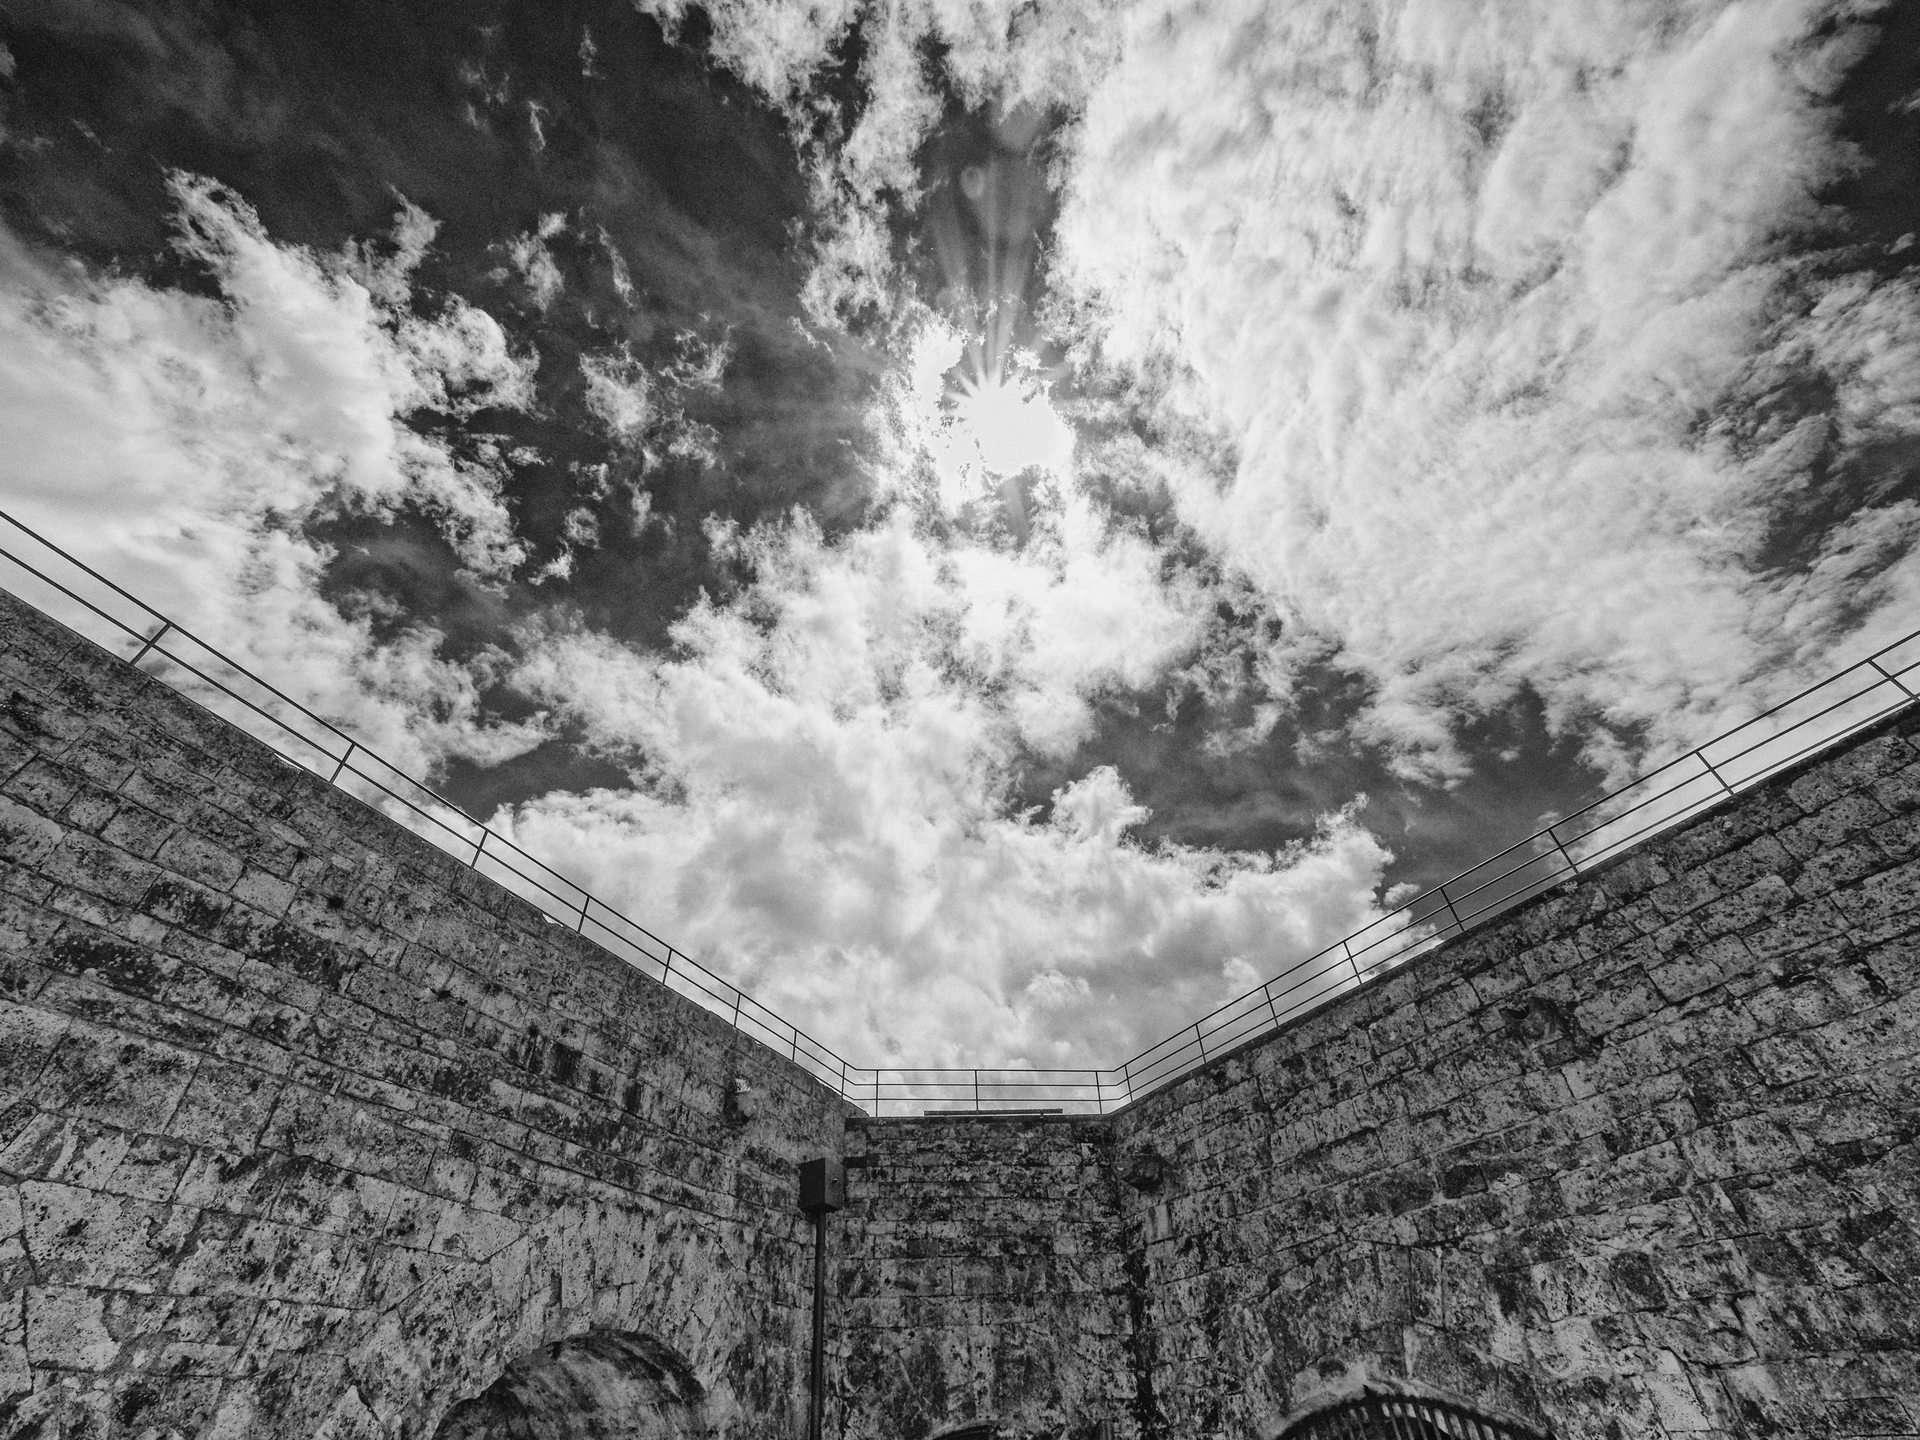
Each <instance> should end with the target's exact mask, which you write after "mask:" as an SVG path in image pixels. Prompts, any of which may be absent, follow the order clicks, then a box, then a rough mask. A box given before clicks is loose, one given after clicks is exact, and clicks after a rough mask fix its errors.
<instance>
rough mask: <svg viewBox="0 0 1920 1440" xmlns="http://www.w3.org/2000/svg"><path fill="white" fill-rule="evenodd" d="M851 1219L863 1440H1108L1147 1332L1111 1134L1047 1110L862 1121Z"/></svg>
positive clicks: (847, 1335) (841, 1228)
mask: <svg viewBox="0 0 1920 1440" xmlns="http://www.w3.org/2000/svg"><path fill="white" fill-rule="evenodd" d="M850 1128H851V1131H852V1133H851V1134H850V1135H849V1136H848V1145H847V1156H848V1161H847V1164H848V1170H847V1210H846V1213H845V1214H844V1215H842V1216H840V1217H838V1219H837V1221H836V1234H835V1243H836V1246H837V1249H838V1254H837V1259H838V1265H837V1267H836V1268H837V1272H838V1277H839V1287H838V1288H839V1296H840V1303H839V1305H838V1307H837V1318H838V1325H837V1327H836V1360H837V1373H838V1387H837V1393H836V1399H837V1401H838V1404H839V1407H840V1413H842V1414H843V1415H844V1417H845V1430H844V1433H845V1435H846V1436H847V1437H848V1440H927V1437H929V1436H933V1435H939V1434H942V1433H944V1432H947V1431H950V1430H952V1429H955V1428H957V1427H960V1426H963V1425H966V1424H968V1423H970V1422H982V1421H987V1420H992V1421H996V1422H998V1424H999V1425H1000V1427H1001V1433H1002V1434H1005V1435H1034V1436H1039V1435H1047V1436H1058V1437H1064V1440H1094V1436H1095V1435H1096V1433H1097V1427H1098V1424H1099V1422H1100V1421H1101V1420H1103V1419H1113V1420H1120V1421H1124V1419H1125V1417H1126V1414H1127V1409H1128V1405H1129V1403H1130V1401H1131V1399H1132V1387H1133V1381H1132V1378H1131V1377H1132V1370H1131V1367H1130V1365H1129V1360H1128V1345H1129V1342H1130V1340H1131V1337H1132V1334H1133V1324H1132V1314H1131V1311H1130V1308H1129V1295H1128V1291H1127V1282H1126V1270H1125V1264H1124V1256H1123V1252H1122V1248H1121V1244H1120V1240H1121V1233H1120V1216H1119V1211H1118V1209H1117V1207H1116V1203H1115V1202H1116V1199H1117V1195H1116V1192H1115V1180H1114V1177H1113V1166H1112V1155H1111V1153H1110V1149H1111V1134H1110V1131H1109V1128H1108V1127H1107V1126H1106V1125H1105V1124H1103V1123H1098V1122H1094V1123H1088V1122H1083V1121H1073V1120H1067V1119H1056V1118H1041V1117H1020V1118H1016V1117H995V1118H993V1119H970V1118H965V1117H950V1118H949V1117H928V1118H924V1119H912V1120H867V1119H860V1120H855V1121H852V1122H850Z"/></svg>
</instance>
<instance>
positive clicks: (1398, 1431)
mask: <svg viewBox="0 0 1920 1440" xmlns="http://www.w3.org/2000/svg"><path fill="white" fill-rule="evenodd" d="M1376 1437H1377V1440H1552V1436H1551V1435H1543V1434H1541V1432H1539V1431H1537V1430H1533V1429H1530V1428H1528V1427H1527V1426H1524V1425H1521V1424H1518V1423H1516V1422H1515V1421H1513V1420H1509V1419H1504V1418H1502V1417H1499V1416H1496V1415H1490V1414H1487V1413H1485V1412H1484V1411H1480V1410H1476V1409H1474V1408H1473V1407H1472V1406H1470V1405H1464V1404H1461V1403H1460V1402H1459V1401H1456V1400H1446V1399H1442V1398H1440V1397H1439V1396H1435V1395H1429V1394H1414V1393H1412V1392H1409V1391H1401V1390H1386V1389H1381V1388H1378V1387H1375V1386H1372V1385H1369V1386H1367V1387H1366V1388H1365V1389H1363V1390H1362V1391H1361V1392H1360V1393H1359V1394H1357V1395H1348V1396H1346V1397H1344V1398H1342V1399H1339V1400H1333V1401H1329V1402H1326V1403H1323V1404H1319V1405H1316V1406H1314V1407H1313V1408H1312V1409H1311V1410H1308V1411H1306V1412H1305V1413H1303V1414H1297V1415H1295V1416H1294V1417H1293V1418H1292V1419H1290V1420H1289V1421H1288V1422H1287V1423H1286V1424H1285V1425H1284V1426H1282V1427H1281V1429H1280V1432H1279V1434H1278V1435H1277V1436H1275V1440H1376Z"/></svg>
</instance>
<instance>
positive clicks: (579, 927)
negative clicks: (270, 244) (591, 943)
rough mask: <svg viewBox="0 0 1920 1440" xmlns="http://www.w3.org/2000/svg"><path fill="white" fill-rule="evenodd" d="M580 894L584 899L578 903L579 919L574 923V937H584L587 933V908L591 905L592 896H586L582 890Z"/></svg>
mask: <svg viewBox="0 0 1920 1440" xmlns="http://www.w3.org/2000/svg"><path fill="white" fill-rule="evenodd" d="M580 894H581V895H582V896H583V897H584V898H583V899H582V900H581V901H580V918H579V919H578V920H577V921H575V922H574V926H573V929H574V933H575V934H576V935H584V934H586V933H587V907H588V906H589V905H591V904H593V896H591V895H588V894H587V892H586V891H584V890H582V891H581V892H580Z"/></svg>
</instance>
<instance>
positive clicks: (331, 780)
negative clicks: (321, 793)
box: [327, 740, 360, 785]
mask: <svg viewBox="0 0 1920 1440" xmlns="http://www.w3.org/2000/svg"><path fill="white" fill-rule="evenodd" d="M359 746H360V742H359V741H358V740H349V741H347V753H346V754H344V755H342V756H341V757H340V763H339V764H338V765H336V766H334V767H333V774H331V775H329V776H328V777H327V783H328V784H329V785H338V784H339V783H340V772H341V771H342V770H344V769H346V768H347V761H349V760H351V759H352V758H353V752H354V751H355V750H357V749H358V748H359Z"/></svg>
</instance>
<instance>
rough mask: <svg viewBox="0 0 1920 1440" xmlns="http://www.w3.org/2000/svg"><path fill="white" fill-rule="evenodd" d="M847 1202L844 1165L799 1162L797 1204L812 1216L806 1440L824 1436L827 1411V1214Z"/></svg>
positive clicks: (832, 1161) (824, 1161)
mask: <svg viewBox="0 0 1920 1440" xmlns="http://www.w3.org/2000/svg"><path fill="white" fill-rule="evenodd" d="M846 1206H847V1172H846V1168H845V1167H844V1166H842V1165H841V1163H840V1162H839V1161H838V1160H835V1159H834V1158H833V1157H832V1156H830V1155H829V1156H825V1157H823V1158H821V1159H819V1160H805V1161H802V1162H801V1165H800V1208H801V1209H802V1210H803V1211H805V1212H806V1213H807V1214H808V1215H811V1216H812V1217H813V1365H812V1374H811V1379H810V1382H809V1385H808V1405H807V1440H825V1435H824V1430H825V1422H826V1413H827V1409H826V1407H827V1216H829V1215H831V1214H832V1213H833V1212H834V1211H836V1210H844V1209H845V1208H846Z"/></svg>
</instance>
